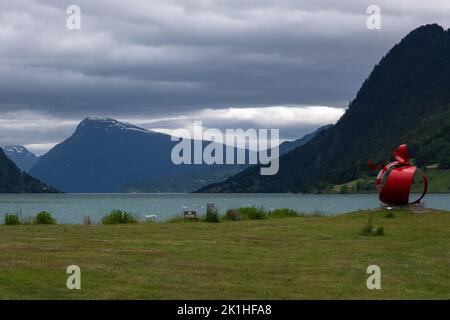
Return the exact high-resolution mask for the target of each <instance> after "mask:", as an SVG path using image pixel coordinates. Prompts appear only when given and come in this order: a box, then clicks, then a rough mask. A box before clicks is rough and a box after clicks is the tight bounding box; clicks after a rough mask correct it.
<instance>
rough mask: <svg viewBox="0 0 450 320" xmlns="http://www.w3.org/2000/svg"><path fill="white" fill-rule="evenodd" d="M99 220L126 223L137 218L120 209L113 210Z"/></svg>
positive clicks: (105, 222)
mask: <svg viewBox="0 0 450 320" xmlns="http://www.w3.org/2000/svg"><path fill="white" fill-rule="evenodd" d="M101 222H102V224H127V223H136V222H137V219H136V218H135V217H134V216H133V214H132V213H129V212H126V211H122V210H113V211H111V212H110V213H108V214H107V215H106V216H104V217H103V218H102V221H101Z"/></svg>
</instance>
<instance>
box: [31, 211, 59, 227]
mask: <svg viewBox="0 0 450 320" xmlns="http://www.w3.org/2000/svg"><path fill="white" fill-rule="evenodd" d="M33 222H34V224H56V220H55V218H53V216H52V215H51V213H50V212H48V211H41V212H39V213H38V214H37V215H36V217H34V220H33Z"/></svg>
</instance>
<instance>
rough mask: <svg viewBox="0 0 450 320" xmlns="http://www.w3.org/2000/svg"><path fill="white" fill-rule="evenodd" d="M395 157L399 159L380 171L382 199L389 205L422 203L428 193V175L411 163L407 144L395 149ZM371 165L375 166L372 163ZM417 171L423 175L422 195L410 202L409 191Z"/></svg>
mask: <svg viewBox="0 0 450 320" xmlns="http://www.w3.org/2000/svg"><path fill="white" fill-rule="evenodd" d="M394 158H395V159H396V160H397V161H394V162H391V163H388V164H387V165H385V166H383V168H382V169H381V171H380V172H379V173H378V176H377V180H376V185H377V189H378V193H379V196H380V200H381V201H382V202H384V203H386V204H389V205H405V204H416V203H420V200H422V198H423V197H424V196H425V194H426V193H427V185H428V182H427V177H426V176H425V174H424V173H423V172H422V171H420V170H419V169H418V168H417V167H415V166H413V165H411V164H410V162H409V153H408V148H407V147H406V144H402V145H400V146H399V147H398V149H397V150H396V151H394ZM369 166H371V167H372V168H374V166H373V165H372V164H370V163H369ZM416 171H417V172H418V173H420V174H421V175H422V181H423V189H422V195H421V196H420V197H419V198H418V199H417V200H415V201H413V202H409V191H410V189H411V185H412V183H413V178H414V174H415V173H416Z"/></svg>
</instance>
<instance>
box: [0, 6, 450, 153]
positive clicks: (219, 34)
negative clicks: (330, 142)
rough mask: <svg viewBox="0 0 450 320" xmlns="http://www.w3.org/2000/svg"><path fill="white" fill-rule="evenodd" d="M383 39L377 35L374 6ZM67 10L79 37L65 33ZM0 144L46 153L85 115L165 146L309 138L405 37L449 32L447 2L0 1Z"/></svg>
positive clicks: (334, 116)
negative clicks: (263, 133) (202, 137)
mask: <svg viewBox="0 0 450 320" xmlns="http://www.w3.org/2000/svg"><path fill="white" fill-rule="evenodd" d="M372 4H376V5H377V6H378V7H379V8H380V10H381V29H369V28H368V27H367V24H366V22H367V19H368V17H369V16H370V14H368V13H367V8H368V7H369V5H372ZM70 5H77V6H79V8H80V9H81V20H80V21H81V29H79V30H70V29H68V28H67V19H68V18H70V16H71V14H70V13H69V14H68V13H67V12H66V10H67V8H68V7H69V6H70ZM0 8H1V10H0V83H1V85H0V145H11V144H18V145H25V146H27V147H28V148H29V149H30V150H31V151H33V152H35V153H37V154H42V153H44V152H46V151H47V150H49V149H50V148H51V147H52V146H54V145H55V144H57V143H59V142H61V141H63V140H64V139H66V138H68V137H69V136H70V135H71V133H72V132H73V131H74V129H75V128H76V125H77V124H78V123H79V122H80V121H81V120H82V119H83V118H85V117H88V116H103V117H111V118H116V119H118V120H124V121H128V122H132V123H134V124H137V125H140V126H142V127H144V128H147V129H152V130H156V131H160V132H165V133H168V134H170V133H171V132H173V131H174V130H176V129H179V128H183V127H189V126H191V125H192V121H194V120H202V121H203V125H204V127H207V128H210V127H212V128H218V129H220V130H225V129H227V128H230V129H233V128H235V129H237V128H244V129H245V128H276V129H280V135H281V137H282V139H287V140H291V139H295V138H300V137H301V136H303V135H304V134H306V133H308V132H311V131H313V130H315V129H316V128H317V127H319V126H322V125H325V124H328V123H335V122H336V121H337V120H338V119H339V117H340V116H342V114H343V112H344V111H345V108H346V107H347V105H348V103H349V101H351V100H352V99H353V98H354V97H355V95H356V92H357V90H358V89H359V87H360V86H361V84H362V82H363V81H364V79H365V78H366V77H367V76H368V75H369V74H370V71H371V70H372V68H373V67H374V65H375V64H376V63H377V62H378V61H379V60H380V59H381V58H382V57H383V56H384V55H385V54H386V53H387V52H388V50H389V49H390V48H391V47H392V46H393V45H394V44H396V43H398V42H399V41H400V40H401V38H403V37H404V36H405V35H406V34H407V33H408V32H410V31H411V30H413V29H415V28H416V27H418V26H420V25H423V24H427V23H439V24H440V25H442V26H443V27H444V28H448V27H449V23H448V21H449V17H450V1H448V0H434V1H433V0H431V1H426V2H425V1H419V0H408V1H406V0H397V1H392V0H389V1H388V0H378V1H376V0H375V1H374V0H372V1H364V0H347V1H335V0H314V1H313V0H311V1H305V0H214V1H213V0H183V1H182V0H96V1H92V0H70V1H61V0H26V1H25V0H2V1H1V2H0Z"/></svg>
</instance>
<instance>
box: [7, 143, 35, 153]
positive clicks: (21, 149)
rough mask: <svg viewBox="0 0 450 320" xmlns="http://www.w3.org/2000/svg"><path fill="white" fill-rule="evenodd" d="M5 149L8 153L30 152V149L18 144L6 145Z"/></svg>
mask: <svg viewBox="0 0 450 320" xmlns="http://www.w3.org/2000/svg"><path fill="white" fill-rule="evenodd" d="M3 151H5V152H6V153H9V152H14V153H28V152H29V151H28V149H27V148H25V147H24V146H16V145H11V146H4V147H3Z"/></svg>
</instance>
